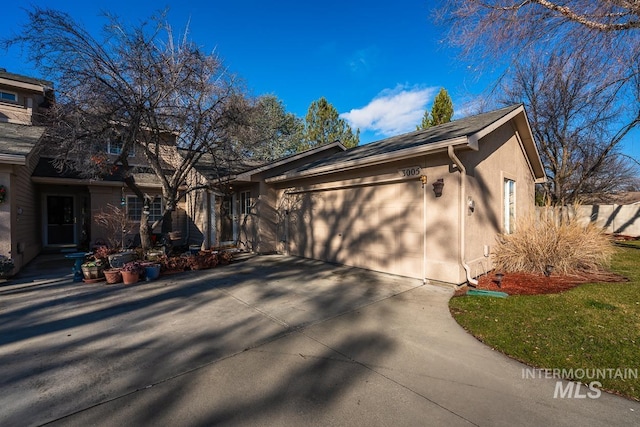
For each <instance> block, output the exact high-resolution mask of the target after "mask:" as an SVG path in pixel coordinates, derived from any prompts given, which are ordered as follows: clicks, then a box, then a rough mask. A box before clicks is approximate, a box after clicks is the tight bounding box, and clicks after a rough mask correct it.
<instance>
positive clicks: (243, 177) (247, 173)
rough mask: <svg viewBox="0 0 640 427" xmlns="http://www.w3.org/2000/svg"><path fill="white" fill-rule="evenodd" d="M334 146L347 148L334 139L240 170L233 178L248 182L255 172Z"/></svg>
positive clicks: (344, 149)
mask: <svg viewBox="0 0 640 427" xmlns="http://www.w3.org/2000/svg"><path fill="white" fill-rule="evenodd" d="M334 147H335V148H340V149H342V151H346V150H347V148H346V147H345V146H344V145H343V144H342V143H341V142H340V141H335V142H332V143H329V144H325V145H321V146H319V147H315V148H312V149H310V150H306V151H303V152H301V153H298V154H295V155H293V156H289V157H287V158H285V159H282V160H276V161H274V162H271V163H267V164H266V165H262V166H259V167H257V168H255V169H250V170H248V171H245V172H242V173H240V174H238V175H237V176H236V177H235V180H236V181H242V182H250V181H251V177H252V176H253V175H255V174H258V173H261V172H265V171H268V170H269V169H273V168H276V167H278V166H282V165H286V164H287V163H291V162H294V161H296V160H300V159H303V158H305V157H307V156H310V155H312V154H316V153H320V152H322V151H325V150H328V149H331V148H334Z"/></svg>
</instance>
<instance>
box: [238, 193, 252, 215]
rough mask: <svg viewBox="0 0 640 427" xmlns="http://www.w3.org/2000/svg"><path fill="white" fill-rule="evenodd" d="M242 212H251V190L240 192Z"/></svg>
mask: <svg viewBox="0 0 640 427" xmlns="http://www.w3.org/2000/svg"><path fill="white" fill-rule="evenodd" d="M240 214H244V215H249V214H251V191H243V192H242V193H240Z"/></svg>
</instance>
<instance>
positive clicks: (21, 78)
mask: <svg viewBox="0 0 640 427" xmlns="http://www.w3.org/2000/svg"><path fill="white" fill-rule="evenodd" d="M0 79H7V80H10V81H12V82H22V83H31V84H33V85H39V86H42V87H46V88H53V82H52V81H50V80H44V79H38V78H35V77H29V76H25V75H23V74H16V73H10V72H8V71H7V70H6V69H4V68H0Z"/></svg>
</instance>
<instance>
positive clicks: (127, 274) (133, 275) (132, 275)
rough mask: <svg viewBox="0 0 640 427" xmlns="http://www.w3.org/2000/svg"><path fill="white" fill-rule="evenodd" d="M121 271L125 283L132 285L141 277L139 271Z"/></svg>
mask: <svg viewBox="0 0 640 427" xmlns="http://www.w3.org/2000/svg"><path fill="white" fill-rule="evenodd" d="M120 273H122V281H123V282H124V284H125V285H132V284H134V283H137V282H138V280H139V279H140V273H138V272H137V271H135V272H133V271H124V270H123V271H121V272H120Z"/></svg>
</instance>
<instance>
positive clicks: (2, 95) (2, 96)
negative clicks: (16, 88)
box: [0, 91, 18, 102]
mask: <svg viewBox="0 0 640 427" xmlns="http://www.w3.org/2000/svg"><path fill="white" fill-rule="evenodd" d="M0 100H2V101H12V102H16V101H17V100H18V94H16V93H13V92H5V91H0Z"/></svg>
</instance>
